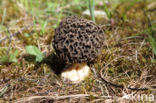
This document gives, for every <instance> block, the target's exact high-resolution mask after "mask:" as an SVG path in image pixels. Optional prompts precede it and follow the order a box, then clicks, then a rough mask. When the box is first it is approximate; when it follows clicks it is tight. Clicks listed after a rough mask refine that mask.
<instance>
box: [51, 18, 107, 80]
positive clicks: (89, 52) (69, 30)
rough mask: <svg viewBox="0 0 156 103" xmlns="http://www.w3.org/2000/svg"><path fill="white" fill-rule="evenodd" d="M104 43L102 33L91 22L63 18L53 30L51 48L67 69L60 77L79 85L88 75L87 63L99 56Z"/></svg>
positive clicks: (98, 27) (100, 29)
mask: <svg viewBox="0 0 156 103" xmlns="http://www.w3.org/2000/svg"><path fill="white" fill-rule="evenodd" d="M103 43H104V32H103V30H102V28H101V27H100V26H98V25H97V24H95V23H94V22H93V21H89V20H86V19H82V18H79V17H76V16H70V17H67V18H65V19H64V20H62V21H61V23H60V24H59V27H58V28H56V29H55V35H54V41H53V47H54V49H55V51H56V54H57V55H58V57H59V58H61V59H62V60H63V61H64V62H65V63H66V64H67V65H68V66H69V65H70V66H69V67H68V68H65V70H64V71H63V72H62V74H61V77H63V78H64V80H70V81H72V82H73V83H79V82H80V81H82V80H84V79H85V77H87V76H88V75H89V71H90V68H89V67H88V66H87V63H89V62H92V61H94V60H95V58H96V57H97V56H98V55H99V54H100V52H101V49H102V47H103Z"/></svg>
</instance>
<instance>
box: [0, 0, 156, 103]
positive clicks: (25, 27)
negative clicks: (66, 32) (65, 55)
mask: <svg viewBox="0 0 156 103" xmlns="http://www.w3.org/2000/svg"><path fill="white" fill-rule="evenodd" d="M88 1H89V0H83V1H80V0H53V1H51V0H1V1H0V103H3V102H13V103H28V102H31V103H38V102H39V103H52V102H54V103H89V102H93V103H94V102H95V103H100V102H102V103H104V102H105V103H111V102H114V103H119V102H122V103H127V102H128V101H129V102H137V101H138V102H143V101H147V102H154V101H156V1H155V0H129V2H127V1H128V0H108V1H107V0H95V10H94V14H95V15H94V16H95V22H96V23H97V24H99V25H101V26H103V30H104V32H105V40H104V49H103V50H102V53H101V55H100V57H99V58H97V59H96V61H95V62H94V64H90V67H91V68H94V69H93V71H92V74H91V75H90V77H89V78H87V79H86V80H85V81H83V82H82V83H79V84H71V83H65V82H63V81H62V80H61V78H60V75H59V73H58V72H60V71H57V70H58V69H60V68H61V69H62V68H63V65H61V64H59V61H58V60H57V58H56V56H55V51H54V49H53V47H52V42H51V41H52V39H53V36H54V29H55V28H56V27H57V26H58V24H59V23H60V21H61V20H62V19H63V18H64V17H66V16H71V15H76V16H80V17H82V18H86V19H90V20H91V19H92V18H91V16H90V15H88V14H87V13H86V12H87V11H86V10H89V7H88V5H89V4H88ZM97 12H100V14H96V13H97ZM30 45H31V46H33V47H34V48H35V50H37V51H38V54H34V56H32V55H31V53H30V51H31V49H30V48H27V47H28V46H30ZM26 48H27V49H26ZM34 48H33V49H32V50H34ZM40 56H41V58H40ZM37 57H38V59H35V58H37Z"/></svg>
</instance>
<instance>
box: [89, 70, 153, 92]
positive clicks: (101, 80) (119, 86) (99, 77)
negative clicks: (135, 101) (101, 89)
mask: <svg viewBox="0 0 156 103" xmlns="http://www.w3.org/2000/svg"><path fill="white" fill-rule="evenodd" d="M91 69H92V71H93V73H94V75H95V76H96V77H98V78H97V79H98V80H97V81H98V82H100V83H102V82H104V83H106V84H108V85H110V86H114V87H116V88H121V89H123V88H124V86H123V85H118V84H115V83H111V82H108V81H107V80H105V79H104V78H102V77H101V75H99V74H97V72H96V70H95V68H91ZM127 88H128V89H130V90H141V91H142V90H149V88H131V87H127ZM151 88H155V87H154V86H152V87H151Z"/></svg>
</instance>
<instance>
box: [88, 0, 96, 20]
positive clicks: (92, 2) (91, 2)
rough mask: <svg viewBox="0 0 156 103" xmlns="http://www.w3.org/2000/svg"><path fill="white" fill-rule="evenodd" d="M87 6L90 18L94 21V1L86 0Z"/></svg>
mask: <svg viewBox="0 0 156 103" xmlns="http://www.w3.org/2000/svg"><path fill="white" fill-rule="evenodd" d="M88 7H89V11H90V14H91V17H92V20H93V21H94V22H95V16H94V7H95V1H94V0H88Z"/></svg>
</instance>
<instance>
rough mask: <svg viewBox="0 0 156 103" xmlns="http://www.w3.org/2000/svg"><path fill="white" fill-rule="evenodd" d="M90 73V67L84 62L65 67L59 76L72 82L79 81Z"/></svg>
mask: <svg viewBox="0 0 156 103" xmlns="http://www.w3.org/2000/svg"><path fill="white" fill-rule="evenodd" d="M89 74H90V68H89V66H88V65H87V64H86V63H81V64H79V63H76V64H73V65H71V66H69V67H68V68H66V69H65V70H64V71H63V72H62V73H61V78H62V79H63V80H64V81H71V82H72V83H80V82H81V81H83V80H84V79H85V78H86V77H88V76H89Z"/></svg>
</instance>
